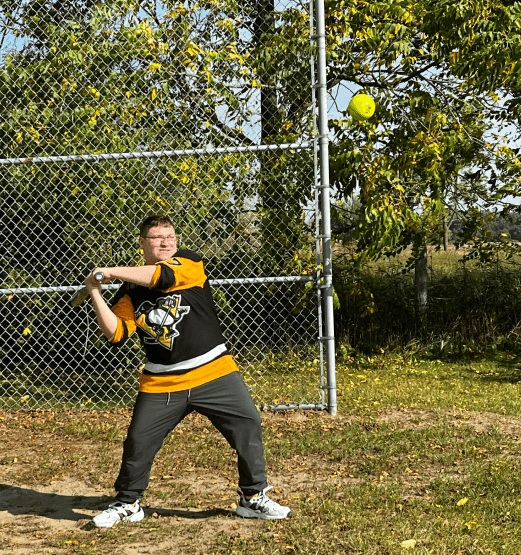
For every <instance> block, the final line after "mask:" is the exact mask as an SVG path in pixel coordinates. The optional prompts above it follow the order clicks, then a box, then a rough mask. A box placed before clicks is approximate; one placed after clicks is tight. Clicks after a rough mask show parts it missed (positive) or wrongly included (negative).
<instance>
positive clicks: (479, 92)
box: [328, 0, 520, 265]
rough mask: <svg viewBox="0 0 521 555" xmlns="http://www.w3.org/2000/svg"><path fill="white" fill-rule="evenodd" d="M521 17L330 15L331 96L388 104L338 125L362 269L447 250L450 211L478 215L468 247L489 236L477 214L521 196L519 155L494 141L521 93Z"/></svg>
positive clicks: (358, 10) (454, 12) (498, 13)
mask: <svg viewBox="0 0 521 555" xmlns="http://www.w3.org/2000/svg"><path fill="white" fill-rule="evenodd" d="M518 14H519V6H518V5H517V4H511V5H505V3H502V2H497V1H495V0H490V1H486V2H474V1H472V0H468V1H467V0H463V1H460V2H456V3H454V2H445V1H442V2H434V1H420V2H416V3H414V4H413V3H410V2H408V1H405V0H386V1H382V2H372V3H368V2H364V1H362V0H360V1H354V2H350V3H349V5H347V4H344V3H343V2H342V1H338V2H332V3H330V4H329V15H328V17H329V22H330V25H329V29H330V31H331V33H330V35H329V37H328V40H329V50H330V59H331V68H330V71H329V79H330V87H333V86H335V85H338V84H339V83H343V82H349V83H351V84H352V85H355V86H356V87H361V88H362V90H363V91H364V92H367V93H369V94H371V95H373V96H374V97H375V99H376V100H377V111H376V114H375V116H374V117H373V118H372V119H371V120H370V121H368V122H365V123H364V122H362V123H358V122H353V121H351V120H350V118H349V117H348V116H347V115H346V117H345V118H341V119H338V120H336V121H335V122H333V125H332V129H333V134H334V139H333V147H332V149H331V152H332V160H331V169H332V180H333V183H334V185H335V187H336V195H337V197H338V198H340V199H345V198H348V197H349V196H350V195H352V194H353V193H355V192H357V194H358V195H359V198H360V201H361V206H360V212H359V218H358V219H357V222H358V223H357V228H356V237H357V239H358V261H364V260H367V259H377V258H379V257H381V256H384V255H391V256H392V255H394V254H396V253H398V252H401V251H402V250H404V249H405V248H406V247H407V246H409V245H412V247H413V248H412V255H411V259H410V264H411V265H413V264H414V263H415V261H416V260H421V258H422V256H423V253H424V252H425V245H426V244H427V243H433V244H435V245H438V246H439V245H441V244H442V242H443V237H444V233H443V230H444V225H445V224H444V222H445V221H446V219H447V215H448V214H450V212H451V211H454V210H458V211H459V212H460V213H466V214H468V215H469V217H468V218H467V219H466V221H465V223H464V225H463V226H462V228H461V232H460V237H459V240H460V241H469V240H472V239H473V238H474V237H476V235H477V232H478V230H479V229H480V226H481V222H480V220H479V219H477V218H474V217H473V212H472V209H475V208H476V207H479V206H487V205H490V204H492V203H498V202H504V203H506V202H508V201H507V199H508V197H509V196H511V195H517V194H519V192H520V189H519V183H520V181H519V180H520V172H519V162H518V161H517V162H516V159H515V156H514V154H515V151H514V150H513V149H512V148H509V147H508V145H505V144H504V143H503V142H502V138H501V137H499V136H494V135H493V131H494V130H495V129H497V128H498V127H500V126H501V125H502V124H505V123H508V122H509V121H510V118H511V115H510V114H509V113H508V112H507V111H506V110H505V109H504V104H505V102H504V101H503V102H502V101H501V98H500V96H499V93H500V92H501V91H503V92H504V91H506V90H507V88H506V87H507V86H508V87H509V89H508V90H509V91H513V90H514V89H515V87H516V86H517V85H518V83H519V70H518V69H517V66H516V64H515V51H516V50H515V48H517V46H516V45H518V44H519V23H518V21H519V18H518ZM487 29H488V30H490V32H487ZM478 34H479V35H480V36H479V37H478ZM499 35H501V37H502V40H501V41H499V43H498V42H496V43H493V44H492V42H491V39H492V37H495V38H496V39H497V38H498V36H499ZM494 55H497V56H498V57H499V62H498V64H497V65H496V64H493V63H492V62H491V60H492V59H493V56H494ZM487 68H488V69H487ZM509 102H510V106H512V104H511V101H509Z"/></svg>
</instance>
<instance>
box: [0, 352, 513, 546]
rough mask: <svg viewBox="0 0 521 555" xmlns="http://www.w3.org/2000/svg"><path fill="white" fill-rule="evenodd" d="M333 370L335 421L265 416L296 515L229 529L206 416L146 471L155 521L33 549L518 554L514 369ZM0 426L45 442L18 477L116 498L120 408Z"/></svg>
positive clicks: (509, 362)
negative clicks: (79, 484)
mask: <svg viewBox="0 0 521 555" xmlns="http://www.w3.org/2000/svg"><path fill="white" fill-rule="evenodd" d="M337 373H338V376H337V381H338V402H339V406H338V415H337V416H336V417H332V416H330V415H328V414H327V413H320V412H301V413H299V412H295V411H293V412H289V413H287V414H280V413H277V414H272V413H266V414H264V428H265V434H264V435H265V449H266V458H267V462H268V470H269V475H270V476H272V477H274V478H275V481H278V482H279V483H283V484H284V486H283V487H280V486H279V487H278V489H277V491H275V492H274V493H273V497H274V498H276V499H278V500H280V501H281V502H283V503H288V504H289V505H290V506H291V507H292V510H293V517H292V518H290V519H288V520H286V521H282V522H263V523H251V522H249V521H248V522H246V521H243V520H239V519H235V518H234V517H233V511H232V507H233V506H232V503H233V501H234V500H235V487H236V476H235V475H236V471H235V462H234V456H233V453H232V451H231V449H230V448H229V447H228V446H227V444H226V443H225V442H224V441H223V440H222V438H221V437H220V436H219V434H218V433H217V432H215V431H214V430H213V429H212V428H211V427H210V426H209V425H208V424H207V423H206V422H205V421H204V419H201V418H199V417H189V418H188V419H187V420H186V421H185V422H183V423H182V424H181V425H180V426H179V428H178V429H177V430H176V431H175V432H174V433H173V434H172V435H171V436H170V437H169V438H168V439H167V441H166V442H165V445H164V447H163V449H162V450H161V451H160V453H159V455H158V457H157V459H156V463H155V465H154V468H153V480H152V481H151V485H150V488H149V490H148V491H147V494H146V496H145V504H147V503H148V504H149V505H150V506H151V507H159V508H161V507H163V508H164V509H163V510H160V509H158V511H157V512H158V513H159V514H154V515H151V516H150V515H149V518H147V519H145V520H144V521H142V522H141V523H138V524H135V525H131V526H130V525H126V526H122V527H120V528H116V529H114V530H110V531H108V532H107V531H99V530H80V531H78V530H72V531H71V530H68V531H67V530H65V531H62V532H60V533H59V534H51V533H47V534H45V531H44V532H42V534H43V536H45V541H44V544H42V552H55V553H56V554H58V553H59V554H61V553H82V554H92V553H96V554H120V553H121V554H123V553H127V552H130V551H125V550H131V549H135V550H136V552H145V551H139V549H145V548H146V549H147V551H146V552H147V553H163V552H164V553H168V552H174V550H175V552H176V553H181V554H184V553H187V554H188V553H199V554H202V553H207V554H208V555H210V554H229V555H232V554H233V555H239V554H241V555H242V554H250V553H255V554H270V555H272V554H302V555H311V554H315V553H317V554H325V555H341V554H342V555H343V554H346V553H347V554H364V555H404V554H409V553H410V554H412V555H416V554H421V555H427V554H433V555H434V554H435V555H458V554H460V555H470V554H472V555H478V554H498V555H499V554H501V555H519V529H520V525H521V504H520V502H519V499H520V494H521V491H520V490H521V487H520V481H519V479H520V477H521V417H520V414H521V407H520V399H521V395H520V393H521V359H519V358H518V357H516V356H515V355H511V354H508V353H500V354H496V355H494V356H493V357H492V356H491V357H485V356H482V355H478V354H471V355H470V356H468V357H466V358H465V359H464V360H459V361H456V360H436V359H431V358H420V357H418V356H416V357H414V356H403V355H397V354H381V355H380V356H378V357H367V356H364V357H360V356H358V357H348V356H346V357H344V358H343V359H341V360H339V361H338V367H337ZM1 416H4V420H0V422H1V423H4V426H7V424H8V421H9V424H10V425H11V426H12V427H11V428H10V429H11V430H12V431H14V430H15V429H19V427H20V425H21V424H20V423H21V422H22V421H23V427H24V433H26V434H28V436H31V437H37V438H39V440H40V441H41V438H43V437H44V436H45V437H48V438H52V440H53V442H54V445H55V449H54V451H53V452H46V453H45V454H42V456H41V458H40V461H38V462H37V461H36V460H32V461H30V462H29V463H28V464H27V465H25V467H18V466H16V465H14V464H13V460H12V458H11V457H10V456H9V455H6V456H5V457H4V458H3V459H2V465H3V467H4V468H5V467H6V466H9V467H10V468H12V470H13V473H14V474H13V478H16V479H17V480H18V482H19V483H24V484H28V485H30V484H33V485H35V484H38V483H41V480H42V479H43V480H44V481H45V483H49V482H50V481H51V480H54V481H56V480H60V479H63V478H64V477H65V476H67V475H70V471H71V469H73V471H74V473H75V475H76V476H77V477H78V478H79V479H81V480H85V481H87V482H90V483H94V484H98V485H101V486H105V487H106V488H107V490H110V488H111V486H112V481H113V478H114V475H115V473H116V472H117V468H118V465H119V456H120V448H119V442H120V440H121V439H122V437H123V435H124V429H125V426H126V425H127V424H128V418H129V413H128V411H124V410H118V411H105V412H104V413H94V412H92V413H74V412H73V411H65V412H56V413H54V414H53V415H52V416H51V415H50V414H48V413H43V412H42V413H36V414H33V415H31V414H30V413H29V414H19V415H18V418H19V420H17V421H13V420H12V419H11V420H9V417H8V413H6V412H4V413H1ZM74 442H77V444H76V445H77V447H76V448H74V445H75V443H74ZM80 445H81V446H82V449H83V451H81V452H80ZM219 480H220V482H219ZM216 482H218V484H217V485H216V486H215V485H212V484H215V483H216ZM197 492H199V493H197ZM167 507H171V508H170V509H168V508H167ZM189 509H192V510H196V509H200V510H201V511H203V513H204V514H205V515H206V516H205V517H204V518H200V519H197V520H195V521H190V523H189V525H187V524H186V522H181V521H180V519H179V518H178V517H177V516H176V515H177V514H178V512H179V511H181V510H189ZM181 520H182V519H181ZM223 523H224V524H228V526H229V528H228V529H226V530H223V531H220V529H219V524H221V525H222V524H223ZM169 542H170V543H169ZM140 546H141V547H140ZM168 546H170V547H168ZM168 549H171V551H168ZM53 550H54V551H53Z"/></svg>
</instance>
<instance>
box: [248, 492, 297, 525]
mask: <svg viewBox="0 0 521 555" xmlns="http://www.w3.org/2000/svg"><path fill="white" fill-rule="evenodd" d="M272 488H273V486H269V487H267V488H265V489H264V490H263V491H261V492H260V493H258V494H257V495H254V496H253V497H251V498H250V499H246V497H244V494H243V493H242V492H241V491H239V495H240V497H241V500H240V501H239V505H238V506H237V514H238V515H239V516H242V517H243V518H261V519H262V520H279V519H282V518H286V517H287V516H289V515H290V514H291V509H290V508H289V507H284V506H282V505H279V504H278V503H276V502H275V501H273V500H271V499H270V498H269V497H268V496H267V495H266V492H267V491H268V490H270V489H272Z"/></svg>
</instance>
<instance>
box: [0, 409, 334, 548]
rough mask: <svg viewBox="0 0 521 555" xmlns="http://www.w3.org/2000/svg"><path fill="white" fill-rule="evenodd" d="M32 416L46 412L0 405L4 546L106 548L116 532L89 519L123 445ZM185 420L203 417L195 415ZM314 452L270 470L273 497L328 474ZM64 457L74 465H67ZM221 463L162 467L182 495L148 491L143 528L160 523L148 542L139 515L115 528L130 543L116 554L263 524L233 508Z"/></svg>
mask: <svg viewBox="0 0 521 555" xmlns="http://www.w3.org/2000/svg"><path fill="white" fill-rule="evenodd" d="M76 417H77V418H85V419H86V421H85V425H86V426H88V425H89V421H92V423H93V422H94V421H93V420H92V419H93V418H96V417H95V416H93V415H90V416H89V415H82V413H80V414H79V415H76ZM103 417H104V416H103V415H101V416H100V417H99V418H103ZM35 418H44V419H46V418H47V416H43V417H41V416H38V415H36V416H35V415H34V414H33V415H31V414H25V413H8V412H2V411H0V445H1V448H0V555H48V554H62V553H71V552H80V553H87V552H90V551H88V550H87V547H88V546H89V544H90V545H92V553H98V552H101V553H109V552H110V551H107V547H106V546H102V545H101V543H102V542H103V541H105V540H106V539H107V538H108V537H109V536H110V534H111V533H112V532H113V531H110V530H98V529H95V528H94V527H93V526H92V523H91V518H92V517H93V516H94V515H96V514H98V513H99V512H100V511H101V510H103V509H104V508H106V506H107V502H108V501H110V500H112V496H113V495H114V491H113V489H112V488H111V487H110V484H112V481H113V476H114V475H115V471H116V467H117V465H119V460H120V451H121V449H120V447H119V446H118V445H117V444H116V443H113V444H112V445H111V446H110V447H109V449H108V450H105V451H104V452H103V451H99V446H98V445H97V443H96V442H92V441H90V440H89V439H83V440H80V439H78V438H77V437H68V436H67V435H63V434H61V433H60V432H59V430H56V429H54V430H53V429H49V427H48V423H46V424H45V426H42V429H38V426H37V425H36V426H35V421H34V420H35ZM270 418H271V420H272V421H273V422H272V423H274V425H275V427H277V426H279V425H281V426H285V424H286V420H284V419H283V418H282V417H280V416H279V417H270V416H266V417H265V418H264V420H266V419H268V420H270ZM306 418H307V417H305V416H302V413H300V415H298V414H295V415H293V416H291V417H290V420H291V419H292V420H293V423H294V425H295V423H297V424H298V425H301V421H302V424H303V423H304V422H305V420H306ZM55 419H58V421H57V427H59V426H60V425H63V422H60V420H59V417H58V416H56V417H55ZM115 421H117V426H118V427H119V428H121V430H123V429H126V426H127V425H128V421H129V414H125V413H124V411H122V412H120V413H116V414H113V416H112V420H111V423H112V424H113V423H114V422H115ZM190 425H191V426H193V425H196V426H201V427H202V426H207V424H204V423H202V422H199V421H197V419H196V420H194V421H192V422H191V423H190ZM98 443H99V442H98ZM230 454H232V452H231V450H230ZM103 457H106V458H107V459H108V460H110V461H111V462H110V463H107V464H109V467H108V468H107V475H110V479H109V477H101V478H100V477H99V468H100V464H101V466H103V463H100V462H99V461H100V459H101V458H103ZM228 458H230V459H233V457H227V459H228ZM316 459H317V457H309V458H306V461H304V462H303V461H299V460H296V459H295V460H293V461H292V460H288V465H287V473H285V474H284V476H278V475H276V474H273V473H270V475H269V479H270V484H271V485H272V486H273V488H274V490H273V492H270V497H272V498H273V499H276V500H278V501H279V502H281V503H285V504H288V503H289V502H290V500H289V499H288V498H287V497H284V494H286V493H287V492H289V491H292V492H297V491H298V492H299V493H298V495H303V494H304V493H305V492H306V491H308V490H309V489H310V488H313V487H315V486H316V485H317V483H319V482H320V481H322V480H327V477H326V475H324V476H322V475H321V474H322V473H320V472H318V473H316V472H315V471H314V468H315V467H316V466H317V465H320V464H321V462H320V461H319V460H316ZM234 464H235V463H234ZM64 465H66V466H67V465H68V466H70V468H63V466H64ZM110 465H112V466H110ZM114 465H116V466H114ZM60 466H61V468H60ZM223 467H224V470H227V471H230V469H231V471H230V472H226V471H225V472H223V473H220V472H218V471H217V470H216V469H214V470H213V471H210V472H208V471H207V470H205V469H197V468H193V469H190V468H188V469H186V468H184V470H185V471H186V470H188V472H184V473H183V476H182V478H181V479H175V478H174V477H173V476H161V477H160V478H163V479H164V480H162V481H161V488H164V489H165V490H168V489H170V490H175V489H176V488H177V489H179V488H181V486H182V489H179V490H180V491H182V495H180V496H179V497H178V501H179V502H178V503H176V496H173V497H172V496H170V497H167V498H161V497H160V496H157V495H156V496H154V494H149V493H147V495H146V497H145V500H144V503H143V508H144V510H145V514H146V516H147V517H148V518H146V519H145V520H143V521H142V523H145V522H146V529H145V532H150V531H156V532H155V533H153V534H152V536H154V540H153V543H151V541H150V537H151V534H150V533H148V534H143V532H144V530H143V527H142V523H139V525H138V526H136V525H132V524H125V525H120V526H118V528H120V530H118V533H119V534H121V533H122V530H121V527H122V526H124V536H125V544H126V545H118V546H117V553H118V555H119V554H123V555H136V554H139V553H174V552H175V553H176V554H179V555H183V554H185V553H186V554H188V553H190V554H193V553H199V554H204V553H207V549H209V548H208V546H209V545H210V544H211V543H212V542H213V540H215V538H217V537H219V536H221V535H225V536H227V537H229V538H232V539H233V538H243V537H247V536H251V535H252V534H253V535H255V532H256V531H259V530H263V529H266V527H268V526H269V525H270V523H267V522H265V521H257V520H247V519H241V518H238V517H237V516H236V514H235V508H236V502H237V501H238V497H237V494H236V490H237V485H236V484H234V483H233V480H234V478H232V474H234V472H233V470H234V469H233V467H231V466H230V464H229V461H228V467H226V464H225V462H224V461H223ZM90 469H92V472H91V471H90ZM191 470H193V471H192V472H190V471H191ZM290 484H291V486H290ZM156 491H157V490H156ZM190 500H195V503H193V504H194V505H195V506H193V507H190V506H188V505H189V504H190V503H191V501H190ZM134 538H135V539H134ZM80 546H81V547H82V549H81V550H80V549H79V548H80ZM97 546H99V549H98V548H97ZM102 547H103V548H102Z"/></svg>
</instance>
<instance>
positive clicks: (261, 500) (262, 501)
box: [250, 486, 277, 509]
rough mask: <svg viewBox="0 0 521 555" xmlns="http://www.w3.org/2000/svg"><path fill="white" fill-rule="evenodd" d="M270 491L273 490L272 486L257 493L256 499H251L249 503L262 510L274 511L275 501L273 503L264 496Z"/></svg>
mask: <svg viewBox="0 0 521 555" xmlns="http://www.w3.org/2000/svg"><path fill="white" fill-rule="evenodd" d="M270 489H273V486H268V487H267V488H266V489H265V490H263V491H261V492H259V494H258V495H257V496H256V497H253V498H252V499H250V502H251V503H253V504H255V505H257V506H258V507H259V508H262V509H264V508H267V509H275V508H276V506H277V503H275V501H273V500H272V499H270V498H269V497H268V496H267V495H266V492H267V491H269V490H270Z"/></svg>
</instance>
